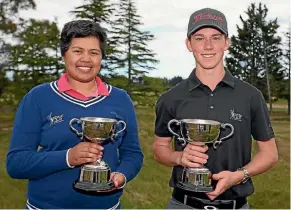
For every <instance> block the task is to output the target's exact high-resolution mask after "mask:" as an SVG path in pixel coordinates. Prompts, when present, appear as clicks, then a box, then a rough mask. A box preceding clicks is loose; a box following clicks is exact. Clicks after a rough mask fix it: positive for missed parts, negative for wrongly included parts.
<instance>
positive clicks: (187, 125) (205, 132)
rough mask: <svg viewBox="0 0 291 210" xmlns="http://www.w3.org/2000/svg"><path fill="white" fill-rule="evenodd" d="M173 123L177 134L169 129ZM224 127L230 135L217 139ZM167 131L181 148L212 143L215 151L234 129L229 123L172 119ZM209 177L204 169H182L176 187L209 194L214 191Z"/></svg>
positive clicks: (208, 171)
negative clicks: (174, 137)
mask: <svg viewBox="0 0 291 210" xmlns="http://www.w3.org/2000/svg"><path fill="white" fill-rule="evenodd" d="M173 123H174V124H175V125H176V126H178V127H179V134H177V133H175V132H174V131H173V130H172V129H171V126H172V124H173ZM226 127H230V129H231V132H230V134H229V135H227V136H226V137H223V138H220V139H219V135H220V131H221V129H225V128H226ZM168 129H169V131H170V132H171V133H172V134H173V135H175V136H176V137H177V140H178V141H179V142H180V143H181V145H182V146H185V145H186V143H190V144H191V143H193V142H199V145H202V146H203V145H205V144H208V143H213V148H214V149H217V146H218V145H219V144H221V143H222V141H223V140H225V139H227V138H229V137H231V136H232V135H233V133H234V127H233V126H232V125H231V124H229V123H220V122H217V121H213V120H200V119H182V120H176V119H173V120H170V121H169V123H168ZM211 176H212V173H211V172H210V170H209V169H208V168H206V167H202V168H189V167H184V169H183V173H182V179H181V181H180V182H178V184H177V187H180V188H182V189H185V190H189V191H193V192H211V191H213V190H214V189H213V187H212V185H211V181H212V179H211Z"/></svg>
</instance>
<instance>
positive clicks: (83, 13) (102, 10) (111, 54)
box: [70, 0, 120, 75]
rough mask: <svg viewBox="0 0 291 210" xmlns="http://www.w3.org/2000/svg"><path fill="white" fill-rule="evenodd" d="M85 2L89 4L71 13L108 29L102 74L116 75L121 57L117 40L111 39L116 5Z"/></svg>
mask: <svg viewBox="0 0 291 210" xmlns="http://www.w3.org/2000/svg"><path fill="white" fill-rule="evenodd" d="M85 2H87V4H83V5H81V6H78V7H75V9H74V10H73V11H71V12H70V13H72V14H73V15H75V17H76V18H81V19H89V20H92V21H94V22H96V23H99V24H100V25H101V26H103V27H104V28H107V29H106V32H107V37H108V39H107V49H106V53H105V54H106V57H105V58H103V62H102V74H105V75H106V74H114V71H115V70H116V67H117V63H118V60H119V57H120V52H119V50H118V49H117V48H118V43H117V42H116V39H112V38H111V36H112V32H111V28H112V26H113V24H114V22H113V21H112V15H113V12H114V11H115V8H116V7H115V6H116V5H115V4H112V3H110V2H109V0H85Z"/></svg>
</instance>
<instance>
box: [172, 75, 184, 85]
mask: <svg viewBox="0 0 291 210" xmlns="http://www.w3.org/2000/svg"><path fill="white" fill-rule="evenodd" d="M182 81H183V78H182V77H180V76H176V77H173V78H172V79H170V80H169V84H170V86H171V87H174V86H175V85H177V84H179V83H180V82H182Z"/></svg>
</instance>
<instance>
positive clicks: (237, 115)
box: [155, 69, 274, 200]
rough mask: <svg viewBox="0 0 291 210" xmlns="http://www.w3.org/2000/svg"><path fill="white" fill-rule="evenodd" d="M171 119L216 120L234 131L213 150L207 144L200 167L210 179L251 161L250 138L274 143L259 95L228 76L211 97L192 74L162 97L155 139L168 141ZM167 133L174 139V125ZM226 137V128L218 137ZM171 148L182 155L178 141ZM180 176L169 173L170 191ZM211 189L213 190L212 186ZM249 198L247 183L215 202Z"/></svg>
mask: <svg viewBox="0 0 291 210" xmlns="http://www.w3.org/2000/svg"><path fill="white" fill-rule="evenodd" d="M172 119H177V120H181V119H205V120H215V121H218V122H221V123H230V124H232V125H233V126H234V135H233V136H232V137H231V138H229V139H226V140H225V141H223V142H222V144H220V145H219V146H218V148H217V149H216V150H215V149H214V148H213V146H212V145H211V144H209V145H208V147H209V150H208V151H207V154H208V156H209V159H208V162H207V163H206V164H205V166H206V167H207V168H208V169H209V170H210V171H211V172H212V173H214V174H215V173H219V172H221V171H224V170H228V171H236V170H237V169H238V168H241V167H243V166H245V165H246V164H248V163H249V162H250V161H251V152H252V137H254V139H255V140H259V141H267V140H269V139H271V138H273V137H274V132H273V129H272V125H271V121H270V118H269V114H268V110H267V106H266V103H265V100H264V98H263V95H262V93H261V92H260V91H259V90H258V89H257V88H255V87H253V86H252V85H250V84H248V83H246V82H243V81H241V80H239V79H237V78H235V77H233V76H232V75H231V73H230V72H228V71H226V74H225V76H224V78H223V79H222V81H221V82H220V83H219V84H218V85H217V86H216V88H215V89H214V91H212V90H211V89H210V88H209V87H208V86H206V85H204V84H202V83H201V81H200V80H199V79H198V78H197V76H196V74H195V69H194V70H193V71H192V72H191V74H190V76H189V78H187V79H185V80H184V81H182V82H181V83H179V84H178V85H176V86H175V87H173V88H171V89H170V90H168V91H167V92H165V93H163V94H162V95H161V97H160V98H159V99H158V101H157V104H156V121H155V135H157V136H159V137H173V135H172V134H171V133H170V132H169V130H168V122H169V121H170V120H172ZM171 129H172V130H173V131H175V132H176V133H179V127H177V126H176V125H172V126H171ZM229 133H230V129H229V128H226V129H225V130H222V131H221V133H220V137H225V136H227V135H228V134H229ZM174 148H175V151H182V150H183V147H182V146H181V145H180V144H179V142H178V141H175V142H174ZM182 171H183V167H181V166H175V167H174V168H173V171H172V176H171V180H170V186H171V187H175V186H176V184H177V182H178V181H180V180H181V176H182ZM213 184H214V186H215V184H216V183H215V182H214V183H213ZM253 192H254V187H253V184H252V181H251V179H249V180H248V181H247V182H246V183H245V184H240V185H236V186H233V187H231V188H230V189H228V190H227V191H226V192H224V193H223V194H222V195H220V196H219V198H218V199H225V200H233V199H236V198H238V197H247V196H249V195H251V194H252V193H253ZM195 197H196V196H195Z"/></svg>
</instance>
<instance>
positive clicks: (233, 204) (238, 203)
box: [172, 188, 247, 209]
mask: <svg viewBox="0 0 291 210" xmlns="http://www.w3.org/2000/svg"><path fill="white" fill-rule="evenodd" d="M185 195H187V194H185V192H184V191H182V190H180V189H177V188H175V189H174V191H173V194H172V197H173V198H174V199H175V200H177V201H179V202H181V203H184V204H185V205H188V206H191V207H193V208H195V209H204V207H205V206H213V207H216V208H218V209H240V208H241V207H242V206H244V205H245V204H246V203H247V199H246V198H237V199H236V200H214V201H211V200H210V199H201V198H195V197H191V196H187V199H186V200H185ZM185 201H186V202H185Z"/></svg>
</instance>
